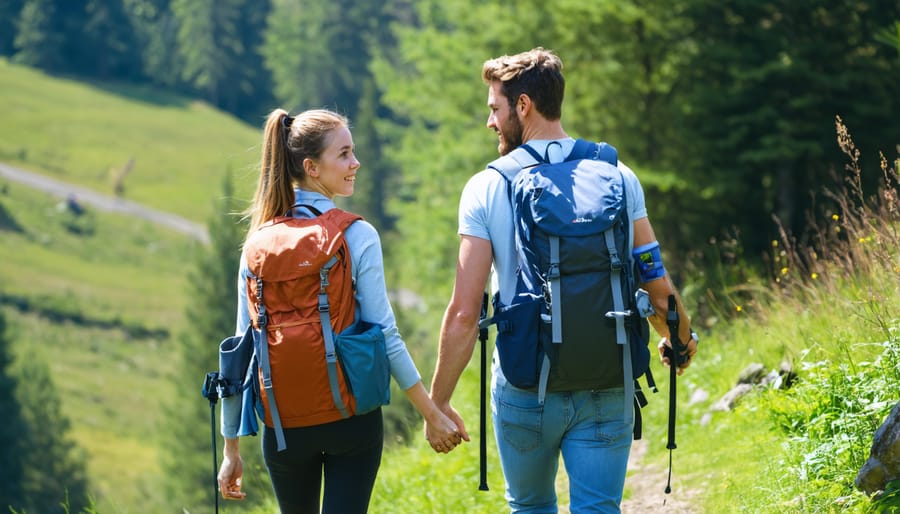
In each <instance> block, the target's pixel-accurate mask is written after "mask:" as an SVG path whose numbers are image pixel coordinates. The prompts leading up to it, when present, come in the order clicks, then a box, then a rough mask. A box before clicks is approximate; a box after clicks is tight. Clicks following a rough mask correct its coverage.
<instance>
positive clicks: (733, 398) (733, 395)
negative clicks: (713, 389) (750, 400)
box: [711, 384, 753, 412]
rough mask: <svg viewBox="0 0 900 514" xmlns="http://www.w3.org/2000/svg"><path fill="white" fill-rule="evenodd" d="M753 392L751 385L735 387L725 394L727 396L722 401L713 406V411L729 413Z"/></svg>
mask: <svg viewBox="0 0 900 514" xmlns="http://www.w3.org/2000/svg"><path fill="white" fill-rule="evenodd" d="M752 390H753V386H752V385H750V384H738V385H736V386H734V388H733V389H732V390H731V391H728V392H727V393H725V396H723V397H722V399H721V400H719V401H718V402H716V404H715V405H713V406H712V408H711V410H713V411H720V412H728V411H730V410H732V409H734V406H735V405H736V404H737V402H738V400H740V399H741V398H743V397H744V396H745V395H746V394H747V393H749V392H750V391H752Z"/></svg>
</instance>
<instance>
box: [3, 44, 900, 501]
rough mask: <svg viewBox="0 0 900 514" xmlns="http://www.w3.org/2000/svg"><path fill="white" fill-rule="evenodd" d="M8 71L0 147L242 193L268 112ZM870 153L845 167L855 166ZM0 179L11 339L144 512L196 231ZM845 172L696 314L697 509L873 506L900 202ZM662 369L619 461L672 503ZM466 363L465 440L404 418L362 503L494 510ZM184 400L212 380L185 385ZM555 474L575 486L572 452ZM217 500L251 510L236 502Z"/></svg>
mask: <svg viewBox="0 0 900 514" xmlns="http://www.w3.org/2000/svg"><path fill="white" fill-rule="evenodd" d="M0 91H2V95H0V111H2V112H4V113H5V115H4V118H3V121H2V122H0V162H5V163H7V164H10V165H14V166H18V167H21V168H24V169H28V170H31V171H34V172H38V173H43V174H46V175H49V176H52V177H53V178H56V179H58V180H63V181H69V182H72V183H75V184H79V185H82V186H85V187H90V188H92V189H95V190H97V191H99V192H104V193H108V194H112V193H113V186H114V182H115V177H116V173H117V170H120V169H121V167H122V166H123V165H124V164H125V163H126V162H128V160H129V159H132V158H133V159H134V162H135V164H134V167H133V169H132V170H131V172H130V173H129V174H128V175H127V176H126V177H125V179H124V189H123V195H124V197H126V198H128V199H131V200H134V201H137V202H140V203H143V204H146V205H148V206H152V207H154V208H157V209H160V210H165V211H169V212H173V213H176V214H179V215H182V216H185V217H187V218H189V219H192V220H194V221H198V222H203V221H205V220H206V219H207V218H208V216H209V214H210V210H211V207H212V201H211V199H212V198H213V197H214V195H215V194H216V193H217V192H218V188H219V185H220V184H221V177H222V174H223V173H224V172H225V171H226V170H229V169H230V170H232V171H233V172H234V175H235V179H236V180H235V185H236V188H237V195H238V196H239V197H240V198H247V197H248V196H249V194H250V190H251V189H252V186H253V184H252V178H251V177H252V176H253V169H252V167H253V163H254V162H255V161H256V159H257V155H256V154H257V151H258V148H257V146H258V141H257V140H258V137H259V136H258V129H257V128H256V127H250V126H247V125H246V124H243V123H241V122H239V121H237V120H235V119H233V118H231V117H229V116H226V115H223V114H221V113H218V112H216V111H214V110H212V109H210V108H209V107H207V106H205V105H203V104H200V103H195V102H190V101H186V100H184V99H181V98H177V97H171V96H168V95H163V94H160V93H157V92H154V91H150V90H144V89H140V88H133V87H121V86H110V85H102V84H86V83H79V82H73V81H70V80H66V79H62V78H53V77H48V76H45V75H43V74H41V73H39V72H36V71H33V70H29V69H26V68H22V67H19V66H14V65H11V64H9V63H7V62H5V61H2V60H0ZM877 168H878V166H877V165H875V166H871V165H870V166H868V167H866V168H865V169H858V168H857V169H856V171H852V170H851V178H852V174H853V173H879V170H878V169H877ZM891 168H892V169H893V170H895V169H896V164H895V163H893V162H891V161H887V162H886V165H885V173H886V176H887V177H888V178H891V177H894V178H895V177H896V175H895V174H894V175H891V173H890V172H891V171H892V170H891ZM894 185H896V184H895V183H894ZM0 189H2V194H0V248H2V250H0V254H2V266H0V281H2V283H3V284H4V285H3V287H2V289H0V298H2V300H3V301H2V303H0V308H2V309H3V311H4V313H5V314H6V316H7V319H8V322H9V325H10V328H11V330H10V335H11V337H12V338H13V344H14V348H15V349H16V354H17V356H19V357H20V358H23V359H27V358H41V359H44V360H46V361H47V362H48V364H49V366H50V369H51V371H52V374H53V378H54V382H55V384H56V387H57V388H58V390H59V392H60V395H61V402H62V406H63V410H64V413H65V414H66V416H67V417H68V418H69V420H70V421H71V433H70V435H71V437H72V439H73V440H74V441H75V442H76V443H77V444H78V445H79V446H80V447H81V448H83V450H84V451H85V452H86V455H87V457H88V461H87V462H88V472H89V478H90V480H91V485H92V491H93V493H94V498H95V501H96V509H97V511H98V512H101V513H126V512H145V511H146V510H145V509H146V506H147V505H154V503H153V497H154V495H156V494H158V492H156V491H154V490H153V486H154V485H155V483H156V482H157V481H158V478H159V474H160V465H159V456H160V455H161V452H164V451H166V449H165V448H164V447H161V445H160V443H159V442H158V441H159V438H158V437H157V434H156V432H157V430H158V428H159V423H160V422H161V420H162V416H163V413H162V403H161V398H162V397H163V396H165V395H167V394H173V393H174V391H173V390H172V389H173V388H172V386H171V373H173V372H174V370H173V369H172V367H171V359H170V351H171V348H172V345H173V344H175V342H174V338H173V335H174V334H176V333H177V332H178V331H179V330H181V329H183V327H184V324H185V320H184V319H183V316H184V311H185V305H186V302H188V301H189V299H190V292H189V291H188V290H187V287H186V285H187V272H188V268H189V267H190V265H191V264H190V263H191V262H192V257H193V255H194V254H195V252H197V251H200V249H201V248H200V246H199V243H197V242H195V241H192V240H190V239H189V238H188V237H186V236H183V235H181V234H176V233H174V232H171V231H168V230H165V229H162V228H159V227H156V226H153V225H150V224H147V223H145V222H142V221H140V220H136V219H132V218H129V217H126V216H123V215H118V214H108V213H102V212H89V214H88V215H87V217H82V218H79V221H78V222H77V223H78V224H79V225H77V226H75V227H73V226H72V223H75V222H74V221H73V220H72V218H71V216H70V215H68V214H66V213H65V212H64V211H62V210H61V209H60V205H59V204H60V199H58V198H53V197H51V196H48V195H46V194H44V193H41V192H37V191H33V190H30V189H27V188H25V187H24V186H20V185H18V184H16V183H6V182H3V181H2V180H0ZM888 190H894V189H893V187H892V186H890V187H889V188H888ZM838 193H840V194H841V195H843V198H844V199H845V201H846V205H847V208H846V209H838V210H836V211H835V212H834V213H833V214H832V215H831V216H829V217H825V218H823V219H822V220H820V222H821V227H820V232H821V234H822V237H821V240H822V242H823V244H822V245H821V248H820V249H819V250H818V251H817V252H815V253H812V252H810V251H808V250H807V249H805V248H801V247H796V246H794V243H793V241H792V240H791V238H789V237H785V238H783V239H781V240H779V241H773V246H772V255H771V263H772V277H773V278H769V277H758V278H752V279H749V280H747V282H746V283H741V284H731V285H729V286H727V287H723V288H721V289H720V290H717V291H714V292H712V293H711V294H710V295H709V297H710V298H714V300H712V301H711V303H712V305H713V307H714V310H715V312H716V315H715V316H710V317H709V318H708V319H699V318H698V319H697V320H696V326H697V328H698V331H699V332H700V333H701V336H702V342H701V346H700V353H699V354H698V356H697V358H696V362H695V363H694V364H693V365H692V366H691V368H690V369H689V370H688V371H687V372H686V373H685V374H684V375H683V376H682V377H681V378H679V383H678V386H679V390H678V395H679V396H678V401H679V411H678V432H677V443H678V448H677V450H675V452H674V469H673V476H672V489H673V492H672V494H671V498H672V499H673V500H680V501H682V502H684V503H686V504H687V505H688V507H689V511H690V512H698V513H705V512H708V513H717V514H718V513H730V512H734V513H744V512H752V513H785V512H798V513H799V512H802V513H806V512H809V513H812V512H855V513H863V512H876V511H877V509H878V508H879V507H877V506H876V505H874V504H873V503H872V502H871V501H870V500H869V499H868V498H867V497H865V496H864V495H863V494H862V493H859V492H858V491H856V490H855V489H854V487H853V479H854V477H855V475H856V472H857V470H858V469H859V467H860V466H861V465H862V463H863V462H864V461H865V458H866V457H867V455H868V448H869V445H870V444H871V438H872V434H873V433H874V431H875V429H877V427H878V425H879V424H880V423H881V421H882V420H883V419H884V417H885V416H886V414H887V413H888V411H889V409H890V408H891V406H892V405H894V404H895V403H896V402H897V401H898V400H900V390H898V387H897V384H898V383H900V343H898V335H897V330H898V327H900V304H898V302H897V301H896V299H897V297H898V290H900V254H898V248H900V236H898V235H897V234H896V233H894V231H893V228H892V227H893V226H895V225H894V223H895V222H896V221H897V220H896V219H894V216H895V212H896V211H892V210H890V209H880V208H876V207H870V208H868V209H857V208H856V207H855V206H857V205H860V204H862V203H863V199H862V198H861V195H859V194H857V193H855V192H854V191H853V190H852V189H851V190H850V191H848V192H844V193H841V192H840V191H838ZM895 198H896V197H895ZM870 205H871V204H870ZM388 265H390V260H388ZM722 266H726V265H724V264H723V265H722ZM706 272H707V273H709V274H714V273H721V274H722V275H728V274H729V270H716V269H708V270H706ZM683 286H685V287H689V286H690V284H683ZM419 293H420V294H423V295H424V294H426V292H424V291H423V292H419ZM449 293H450V291H449V289H445V288H440V287H437V288H435V290H433V291H430V292H427V294H429V295H431V297H430V298H433V297H435V296H437V297H440V298H449ZM400 314H401V317H400V321H401V329H404V326H403V319H404V318H403V315H404V313H400ZM412 315H413V314H410V316H412ZM415 315H416V316H418V317H420V318H423V319H424V321H422V322H420V323H419V324H417V329H416V330H417V331H415V332H413V331H409V332H410V333H409V334H408V335H409V337H408V341H407V342H408V344H409V345H410V348H411V349H412V350H413V353H414V358H415V359H416V360H417V362H418V363H420V366H421V368H422V371H423V373H424V374H426V375H427V374H428V373H429V372H430V370H431V368H432V366H433V362H432V360H433V355H434V348H433V346H434V345H435V344H436V336H435V334H437V331H438V323H439V319H440V313H439V312H432V311H429V312H428V313H426V314H425V315H420V314H415ZM423 326H424V327H425V329H422V328H421V327H423ZM492 338H493V334H492ZM210 351H214V346H211V348H210ZM426 356H427V358H426ZM782 362H788V363H790V365H791V367H792V369H793V371H794V372H795V373H796V374H797V380H796V382H795V384H794V386H793V387H792V388H790V389H787V390H783V389H782V390H772V389H766V388H757V389H755V390H754V391H753V392H752V393H751V394H750V395H748V396H747V397H745V398H744V399H742V400H741V401H740V402H739V403H738V406H737V408H736V409H735V410H734V411H731V412H719V411H715V412H713V411H712V406H713V405H714V404H715V403H716V402H717V401H718V400H719V399H720V398H721V397H722V396H723V395H724V394H725V393H726V392H727V391H729V390H730V389H731V388H732V387H733V386H734V385H735V383H736V381H737V379H738V376H739V374H740V372H741V371H742V370H743V369H745V368H746V367H747V366H748V365H750V364H751V363H760V364H763V365H764V366H765V368H766V369H767V370H768V369H776V370H777V369H778V367H779V366H780V365H781V363H782ZM653 372H654V374H655V376H656V379H657V382H658V384H659V388H660V391H659V393H658V394H655V395H650V405H649V407H648V408H647V409H645V411H644V439H645V440H646V445H647V452H646V454H645V455H644V456H643V464H645V465H646V467H647V469H645V470H644V471H643V472H641V473H640V474H637V473H636V472H634V471H632V472H629V476H628V479H627V482H626V493H625V494H626V499H634V497H635V494H637V492H639V491H640V494H646V493H645V492H643V491H645V490H646V489H650V490H652V491H658V493H655V494H653V495H651V496H652V498H649V499H647V501H648V502H649V503H650V504H652V505H658V506H659V509H658V511H659V512H666V510H667V509H666V507H664V506H663V501H664V500H665V498H666V497H665V495H664V493H663V489H664V487H665V482H666V465H667V463H668V455H669V454H668V451H667V450H666V449H665V446H666V415H667V398H668V391H667V383H668V382H667V370H665V369H663V368H662V367H661V366H660V365H659V363H658V362H654V363H653ZM427 382H428V377H427V376H426V383H427ZM478 385H479V384H478V362H477V357H476V359H473V362H472V364H471V365H470V366H469V368H468V369H467V371H466V373H465V374H464V375H463V379H462V381H461V383H460V385H459V388H458V390H457V393H456V395H455V397H454V402H453V403H454V405H455V406H456V407H457V409H458V410H459V411H460V412H461V414H462V416H463V418H464V419H465V421H466V424H467V429H468V430H469V432H470V434H471V435H472V442H471V443H469V444H466V445H464V446H462V447H461V448H460V449H458V450H456V451H454V452H452V453H451V454H449V455H436V454H434V453H433V452H432V451H431V450H430V448H429V447H428V446H427V444H426V443H425V441H424V438H423V437H422V436H421V435H420V434H421V432H420V429H421V427H416V428H414V432H415V433H414V436H413V438H412V442H411V443H410V444H409V445H398V444H392V445H390V446H389V447H388V449H387V450H386V452H385V455H384V459H383V462H382V468H381V472H380V473H379V478H378V482H377V483H376V488H375V493H374V496H373V500H372V508H371V512H373V513H397V514H407V513H409V514H413V513H416V514H418V513H435V514H457V513H467V514H468V513H497V512H503V511H504V509H505V502H504V500H503V480H502V475H501V473H500V467H499V461H498V459H497V455H496V450H495V448H494V442H493V435H492V434H491V433H490V423H488V429H489V434H488V438H489V441H488V455H489V462H488V467H489V475H488V483H489V486H490V491H487V492H484V491H478V441H479V434H478ZM198 386H199V383H198ZM185 401H202V399H200V398H199V395H196V394H195V393H194V392H192V396H191V397H190V398H185ZM197 437H198V438H201V439H202V440H204V441H206V440H207V438H208V437H209V434H208V432H207V431H204V432H203V433H198V434H197ZM255 444H256V441H254V442H253V443H252V444H247V445H246V446H245V448H253V447H254V446H255ZM220 448H221V446H220ZM251 451H252V450H251ZM648 470H649V471H648ZM638 481H640V482H641V483H640V484H639V483H638ZM647 481H649V482H650V484H651V485H650V486H649V487H641V486H642V485H645V484H646V482H647ZM558 489H559V491H560V497H561V500H562V502H563V503H565V500H566V497H567V493H566V488H565V476H564V473H561V478H560V482H559V488H558ZM247 492H248V494H251V495H256V494H265V495H269V496H270V492H269V491H252V490H250V491H247ZM211 503H212V499H210V504H211ZM880 508H882V509H885V510H887V511H890V510H889V509H890V508H892V507H890V506H885V505H884V504H882V505H881V507H880ZM223 510H224V511H227V512H251V511H250V510H249V509H245V508H242V507H241V506H240V505H235V504H229V505H227V506H226V507H225V508H224V509H223ZM274 510H275V509H274V507H272V506H271V504H270V505H269V506H268V507H267V508H261V509H256V510H254V511H252V512H257V513H262V512H273V511H274ZM561 510H562V511H563V512H567V511H568V510H567V508H565V507H563V508H562V509H561Z"/></svg>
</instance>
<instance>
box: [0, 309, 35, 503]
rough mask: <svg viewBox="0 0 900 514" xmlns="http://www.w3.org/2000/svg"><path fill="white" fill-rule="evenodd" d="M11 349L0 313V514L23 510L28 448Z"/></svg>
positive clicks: (4, 320)
mask: <svg viewBox="0 0 900 514" xmlns="http://www.w3.org/2000/svg"><path fill="white" fill-rule="evenodd" d="M11 346H12V344H11V341H10V339H9V337H8V336H7V332H6V316H4V314H3V312H2V311H0V412H2V413H3V422H2V423H0V454H2V455H3V465H2V466H0V511H6V510H7V507H13V508H15V509H16V510H21V509H22V508H23V507H24V506H25V505H24V499H25V494H24V490H23V487H22V474H23V473H22V470H23V467H24V459H25V452H26V448H27V447H26V446H25V445H24V444H23V438H24V437H25V434H27V432H28V430H27V426H26V424H25V419H24V418H23V414H22V407H21V404H20V403H19V400H18V397H17V396H16V378H15V377H14V376H13V375H12V365H13V355H12V348H11Z"/></svg>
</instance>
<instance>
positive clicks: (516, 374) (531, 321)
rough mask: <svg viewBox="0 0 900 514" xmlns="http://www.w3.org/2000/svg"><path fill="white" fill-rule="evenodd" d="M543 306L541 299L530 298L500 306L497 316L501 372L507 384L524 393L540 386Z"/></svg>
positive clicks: (494, 320) (495, 321)
mask: <svg viewBox="0 0 900 514" xmlns="http://www.w3.org/2000/svg"><path fill="white" fill-rule="evenodd" d="M519 298H522V297H521V296H520V297H519ZM542 305H543V299H542V298H540V297H528V298H527V299H526V300H525V301H521V302H517V303H513V304H511V305H506V306H500V307H499V308H498V309H497V311H496V312H495V313H494V318H493V322H494V323H496V324H497V353H498V354H499V356H500V368H501V369H502V370H503V375H504V376H505V377H506V380H507V382H509V383H510V384H512V385H514V386H516V387H518V388H521V389H529V388H533V387H536V386H537V385H538V379H539V376H540V371H541V363H542V362H543V352H542V351H541V347H540V323H541V321H540V320H541V307H542Z"/></svg>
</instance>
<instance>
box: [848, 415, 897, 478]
mask: <svg viewBox="0 0 900 514" xmlns="http://www.w3.org/2000/svg"><path fill="white" fill-rule="evenodd" d="M898 479H900V403H897V405H894V408H893V409H891V413H890V414H889V415H888V417H887V419H886V420H885V421H884V423H882V425H881V427H879V428H878V431H876V432H875V437H874V438H873V442H872V450H871V451H870V452H869V459H868V460H867V461H866V463H865V464H864V465H863V467H862V469H860V470H859V474H857V475H856V481H855V483H856V487H857V488H858V489H861V490H863V491H865V492H866V493H868V494H873V493H876V492H878V491H883V490H884V487H885V485H887V484H888V483H889V482H892V481H894V480H898Z"/></svg>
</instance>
